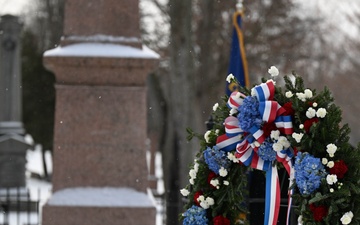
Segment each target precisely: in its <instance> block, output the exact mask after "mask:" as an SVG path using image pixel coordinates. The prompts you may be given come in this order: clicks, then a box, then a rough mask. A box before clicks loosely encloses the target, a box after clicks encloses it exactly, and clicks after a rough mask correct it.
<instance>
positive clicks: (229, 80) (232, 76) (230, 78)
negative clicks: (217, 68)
mask: <svg viewBox="0 0 360 225" xmlns="http://www.w3.org/2000/svg"><path fill="white" fill-rule="evenodd" d="M232 80H235V77H234V75H233V74H232V73H230V74H229V75H228V76H227V77H226V81H227V82H228V83H231V81H232Z"/></svg>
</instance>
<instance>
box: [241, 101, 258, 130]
mask: <svg viewBox="0 0 360 225" xmlns="http://www.w3.org/2000/svg"><path fill="white" fill-rule="evenodd" d="M238 110H239V114H238V116H237V118H238V120H239V125H240V128H241V129H242V130H244V131H249V130H250V128H251V127H253V126H255V125H256V126H257V127H260V125H261V123H262V120H261V117H260V111H259V101H258V100H257V99H256V98H255V97H252V96H248V97H246V98H245V99H244V101H243V102H242V104H241V105H240V106H239V108H238Z"/></svg>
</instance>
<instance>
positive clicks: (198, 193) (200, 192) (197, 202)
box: [194, 191, 203, 206]
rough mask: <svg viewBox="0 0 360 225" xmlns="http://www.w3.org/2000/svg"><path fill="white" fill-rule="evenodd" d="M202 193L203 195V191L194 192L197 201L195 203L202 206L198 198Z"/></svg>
mask: <svg viewBox="0 0 360 225" xmlns="http://www.w3.org/2000/svg"><path fill="white" fill-rule="evenodd" d="M200 195H203V193H202V191H197V192H196V193H195V194H194V202H195V205H197V206H200V203H199V201H198V200H197V199H198V198H199V197H200Z"/></svg>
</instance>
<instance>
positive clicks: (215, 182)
mask: <svg viewBox="0 0 360 225" xmlns="http://www.w3.org/2000/svg"><path fill="white" fill-rule="evenodd" d="M210 184H211V185H212V186H214V187H218V186H219V180H218V179H212V180H211V181H210Z"/></svg>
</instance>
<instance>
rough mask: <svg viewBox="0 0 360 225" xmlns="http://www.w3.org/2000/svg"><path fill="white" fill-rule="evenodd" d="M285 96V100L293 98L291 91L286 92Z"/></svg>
mask: <svg viewBox="0 0 360 225" xmlns="http://www.w3.org/2000/svg"><path fill="white" fill-rule="evenodd" d="M285 96H286V97H287V98H291V97H292V96H294V94H293V93H292V92H291V91H287V92H285Z"/></svg>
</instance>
